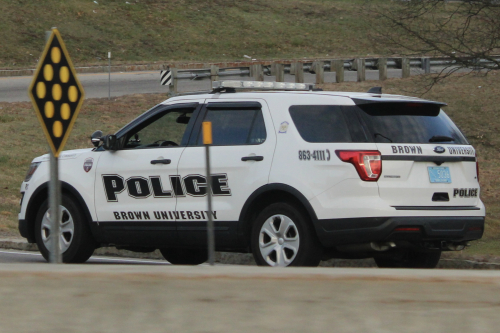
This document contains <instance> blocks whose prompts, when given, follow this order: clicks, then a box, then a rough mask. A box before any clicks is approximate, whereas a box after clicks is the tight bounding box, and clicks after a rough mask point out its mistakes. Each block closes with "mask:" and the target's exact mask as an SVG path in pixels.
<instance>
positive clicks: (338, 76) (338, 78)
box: [330, 60, 344, 83]
mask: <svg viewBox="0 0 500 333" xmlns="http://www.w3.org/2000/svg"><path fill="white" fill-rule="evenodd" d="M332 67H333V68H332V69H335V82H337V83H340V82H344V60H333V61H332ZM332 69H330V71H331V70H332Z"/></svg>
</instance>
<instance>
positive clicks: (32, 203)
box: [25, 181, 92, 243]
mask: <svg viewBox="0 0 500 333" xmlns="http://www.w3.org/2000/svg"><path fill="white" fill-rule="evenodd" d="M60 183H61V194H65V195H69V196H71V197H73V199H75V200H76V203H77V204H78V205H79V206H80V208H81V209H82V210H83V213H84V215H85V219H86V220H87V222H88V223H90V222H92V215H91V214H90V211H89V208H88V207H87V204H86V203H85V200H83V198H82V196H81V195H80V193H79V192H78V190H77V189H75V188H74V187H73V186H72V185H70V184H68V183H66V182H63V181H61V182H60ZM48 197H49V182H46V183H43V184H42V185H40V186H39V187H38V188H37V189H36V190H35V191H34V192H33V195H32V196H31V198H30V200H29V202H28V205H27V207H26V217H25V220H26V224H27V233H28V234H27V235H26V236H27V237H26V238H27V239H28V242H30V243H35V242H36V239H35V219H36V215H37V213H38V210H39V209H40V206H41V205H42V204H43V202H44V201H45V200H47V199H48Z"/></svg>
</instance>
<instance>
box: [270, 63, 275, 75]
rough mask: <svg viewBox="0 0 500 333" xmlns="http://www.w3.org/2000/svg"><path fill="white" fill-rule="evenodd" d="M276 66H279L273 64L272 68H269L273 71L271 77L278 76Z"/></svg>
mask: <svg viewBox="0 0 500 333" xmlns="http://www.w3.org/2000/svg"><path fill="white" fill-rule="evenodd" d="M276 65H277V63H275V62H273V63H272V64H271V66H270V67H269V69H270V71H271V76H276Z"/></svg>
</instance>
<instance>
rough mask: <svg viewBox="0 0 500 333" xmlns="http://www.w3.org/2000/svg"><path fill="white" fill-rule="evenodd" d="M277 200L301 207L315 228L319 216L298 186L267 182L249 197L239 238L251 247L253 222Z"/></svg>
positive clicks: (240, 219)
mask: <svg viewBox="0 0 500 333" xmlns="http://www.w3.org/2000/svg"><path fill="white" fill-rule="evenodd" d="M276 202H290V203H292V204H294V207H295V208H298V209H300V210H301V211H302V212H303V213H304V214H306V216H307V217H309V219H310V221H311V222H312V224H313V227H314V229H315V230H316V228H315V225H316V223H315V222H316V221H317V220H318V217H317V215H316V212H315V211H314V208H313V207H312V205H311V203H310V202H309V200H307V199H306V197H305V196H304V195H303V194H302V193H301V192H300V191H299V190H297V189H296V188H294V187H292V186H290V185H286V184H280V183H274V184H267V185H264V186H262V187H259V188H258V189H257V190H255V191H254V192H253V193H252V194H251V195H250V196H249V197H248V199H247V201H246V202H245V204H244V205H243V208H242V209H241V213H240V216H239V222H240V223H239V225H240V227H239V230H238V233H239V239H240V241H243V242H244V243H243V244H246V247H247V248H248V249H250V235H251V229H252V222H253V221H254V219H255V218H256V217H257V215H258V213H259V212H260V211H262V209H264V208H265V207H266V206H268V205H270V204H273V203H276Z"/></svg>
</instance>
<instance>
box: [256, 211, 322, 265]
mask: <svg viewBox="0 0 500 333" xmlns="http://www.w3.org/2000/svg"><path fill="white" fill-rule="evenodd" d="M290 221H291V222H292V224H291V223H290ZM282 223H285V224H283V225H282ZM264 224H266V228H272V229H266V230H268V231H271V232H272V233H274V234H273V236H275V237H274V238H275V239H276V240H275V241H274V240H273V238H271V236H270V235H269V234H268V233H267V232H266V231H263V229H262V228H263V226H264ZM261 231H262V233H261ZM297 237H298V242H297ZM250 242H251V247H252V253H253V257H254V259H255V262H256V263H257V265H259V266H312V267H315V266H318V265H319V262H320V261H321V257H322V254H323V248H322V247H321V245H320V244H319V241H318V239H317V236H316V233H315V231H314V228H313V226H312V224H311V223H310V220H309V219H308V218H307V217H306V216H305V214H303V213H302V212H301V211H300V210H298V209H296V208H294V207H293V206H292V205H291V204H289V203H285V202H279V203H275V204H272V205H269V206H267V207H266V208H265V209H264V210H263V211H262V212H261V213H260V214H259V215H258V216H257V218H256V219H255V222H254V224H253V227H252V233H251V239H250ZM266 244H267V246H266ZM261 248H262V250H261ZM268 251H270V252H269V253H267V254H266V252H268Z"/></svg>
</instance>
